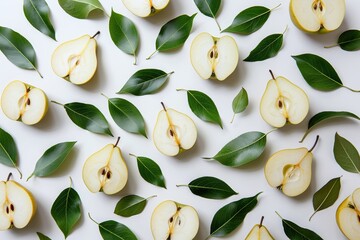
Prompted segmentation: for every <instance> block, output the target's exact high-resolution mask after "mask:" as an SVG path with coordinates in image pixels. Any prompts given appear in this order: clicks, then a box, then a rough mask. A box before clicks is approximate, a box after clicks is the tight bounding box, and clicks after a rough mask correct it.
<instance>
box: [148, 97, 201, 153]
mask: <svg viewBox="0 0 360 240" xmlns="http://www.w3.org/2000/svg"><path fill="white" fill-rule="evenodd" d="M161 104H162V106H163V110H161V111H160V112H159V114H158V117H157V121H156V124H155V128H154V132H153V140H154V144H155V146H156V148H157V149H158V150H159V151H160V152H161V153H162V154H164V155H168V156H176V155H177V154H179V153H181V152H182V151H184V150H187V149H190V148H192V146H194V144H195V142H196V138H197V130H196V126H195V123H194V121H193V120H192V119H191V118H190V117H188V116H187V115H186V114H184V113H181V112H178V111H176V110H174V109H171V108H169V109H167V108H166V107H165V105H164V104H163V103H161Z"/></svg>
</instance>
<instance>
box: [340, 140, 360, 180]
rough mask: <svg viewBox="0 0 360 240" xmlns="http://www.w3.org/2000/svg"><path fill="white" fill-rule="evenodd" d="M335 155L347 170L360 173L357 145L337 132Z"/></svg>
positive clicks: (341, 165)
mask: <svg viewBox="0 0 360 240" xmlns="http://www.w3.org/2000/svg"><path fill="white" fill-rule="evenodd" d="M334 156H335V160H336V162H337V163H338V164H339V165H340V167H342V168H343V169H344V170H345V171H348V172H352V173H360V156H359V152H358V151H357V149H356V148H355V146H354V145H353V144H352V143H351V142H350V141H348V140H347V139H345V138H343V137H342V136H340V135H339V134H338V133H336V134H335V142H334Z"/></svg>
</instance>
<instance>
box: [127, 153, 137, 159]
mask: <svg viewBox="0 0 360 240" xmlns="http://www.w3.org/2000/svg"><path fill="white" fill-rule="evenodd" d="M129 155H130V156H132V157H134V158H137V157H138V156H136V155H135V154H132V153H129Z"/></svg>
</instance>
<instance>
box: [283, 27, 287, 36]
mask: <svg viewBox="0 0 360 240" xmlns="http://www.w3.org/2000/svg"><path fill="white" fill-rule="evenodd" d="M287 30H288V25H286V28H285V30H284V31H283V33H282V35H284V34H285V33H286V31H287Z"/></svg>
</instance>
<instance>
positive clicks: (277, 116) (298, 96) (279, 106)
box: [260, 70, 309, 128]
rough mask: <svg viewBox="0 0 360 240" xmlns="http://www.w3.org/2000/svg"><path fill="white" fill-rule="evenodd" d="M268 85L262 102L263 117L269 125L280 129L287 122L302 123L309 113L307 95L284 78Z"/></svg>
mask: <svg viewBox="0 0 360 240" xmlns="http://www.w3.org/2000/svg"><path fill="white" fill-rule="evenodd" d="M270 73H271V75H272V77H273V79H271V80H269V82H268V83H267V86H266V89H265V92H264V94H263V96H262V98H261V101H260V114H261V117H262V118H263V119H264V121H265V122H267V123H268V124H269V125H271V126H273V127H276V128H280V127H283V126H284V125H285V124H286V123H287V122H288V123H291V124H299V123H301V122H302V121H303V120H304V119H305V117H306V115H307V114H308V112H309V99H308V96H307V95H306V93H305V92H304V91H303V90H302V89H301V88H299V87H298V86H296V85H295V84H293V83H292V82H290V81H289V80H287V79H286V78H284V77H277V78H275V77H274V75H273V74H272V72H271V70H270Z"/></svg>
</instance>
